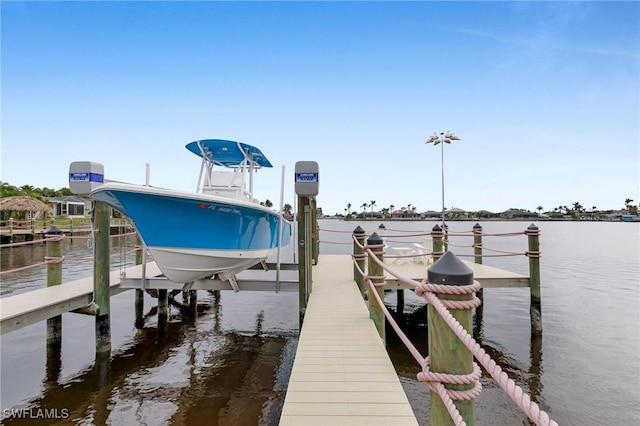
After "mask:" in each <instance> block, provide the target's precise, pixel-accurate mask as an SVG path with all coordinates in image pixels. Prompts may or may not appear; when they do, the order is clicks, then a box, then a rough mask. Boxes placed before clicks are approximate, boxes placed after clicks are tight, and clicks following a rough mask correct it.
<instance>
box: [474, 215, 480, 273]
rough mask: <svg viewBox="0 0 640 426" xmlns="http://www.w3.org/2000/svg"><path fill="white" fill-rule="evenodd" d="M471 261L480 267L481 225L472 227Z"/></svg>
mask: <svg viewBox="0 0 640 426" xmlns="http://www.w3.org/2000/svg"><path fill="white" fill-rule="evenodd" d="M473 261H474V262H475V263H477V264H479V265H482V225H480V224H479V223H476V224H475V225H473Z"/></svg>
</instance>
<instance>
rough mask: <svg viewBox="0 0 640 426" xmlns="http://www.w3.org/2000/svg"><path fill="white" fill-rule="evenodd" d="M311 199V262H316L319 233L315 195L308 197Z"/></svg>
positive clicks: (318, 250)
mask: <svg viewBox="0 0 640 426" xmlns="http://www.w3.org/2000/svg"><path fill="white" fill-rule="evenodd" d="M310 201H311V241H312V245H311V248H312V257H313V264H314V265H317V264H318V257H319V254H320V233H319V226H318V215H317V213H318V206H317V201H316V197H310Z"/></svg>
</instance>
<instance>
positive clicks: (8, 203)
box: [0, 196, 51, 212]
mask: <svg viewBox="0 0 640 426" xmlns="http://www.w3.org/2000/svg"><path fill="white" fill-rule="evenodd" d="M0 210H2V211H10V212H48V211H50V210H51V207H49V205H47V204H45V203H43V202H42V201H40V200H38V199H36V198H33V197H27V196H14V197H4V198H0Z"/></svg>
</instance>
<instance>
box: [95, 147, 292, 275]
mask: <svg viewBox="0 0 640 426" xmlns="http://www.w3.org/2000/svg"><path fill="white" fill-rule="evenodd" d="M186 148H187V149H188V150H189V151H191V152H193V153H194V154H196V155H198V156H200V157H202V166H201V169H200V177H199V179H198V187H197V191H196V192H195V193H189V192H182V191H176V190H170V189H162V188H156V187H153V186H147V185H134V184H127V183H117V182H107V183H105V184H103V185H100V186H99V187H98V188H96V189H94V190H93V191H92V192H91V194H90V195H91V198H92V199H94V200H97V201H102V202H105V203H106V204H108V205H109V206H111V207H113V208H114V209H116V210H118V211H119V212H120V213H122V214H123V215H124V216H125V217H127V218H129V219H130V220H131V221H132V223H133V225H134V227H135V229H136V230H137V232H138V234H139V235H140V237H141V238H142V240H143V242H144V244H145V246H146V247H147V248H148V250H149V251H150V253H151V254H152V255H153V258H154V260H155V261H156V263H157V265H158V267H159V268H160V270H161V271H162V273H163V274H164V275H165V276H166V277H167V278H168V279H169V280H171V281H174V282H177V283H189V282H192V281H195V280H197V279H201V278H207V277H211V276H213V275H216V274H223V275H224V276H227V277H229V276H233V275H234V274H236V273H238V272H241V271H243V270H245V269H248V268H250V267H251V266H253V265H255V264H257V263H260V262H262V261H264V260H265V259H267V258H268V257H269V256H271V255H272V254H274V253H275V252H276V251H277V250H278V248H279V247H282V246H285V245H287V244H288V243H289V241H290V236H291V224H290V223H289V222H288V221H286V220H284V219H283V217H282V213H278V212H276V211H275V210H272V209H270V208H267V207H265V206H263V205H261V204H260V202H259V201H258V200H256V199H254V198H253V178H254V174H255V171H256V170H258V169H260V168H263V167H272V165H271V163H270V162H269V160H268V159H267V158H266V157H265V156H264V154H263V153H262V152H261V151H260V150H259V149H258V148H256V147H254V146H251V145H247V144H244V143H240V142H234V141H229V140H221V139H207V140H199V141H195V142H191V143H189V144H187V145H186Z"/></svg>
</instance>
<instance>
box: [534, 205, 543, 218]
mask: <svg viewBox="0 0 640 426" xmlns="http://www.w3.org/2000/svg"><path fill="white" fill-rule="evenodd" d="M536 210H538V216H540V213H542V210H544V207H542V206H538V207H536Z"/></svg>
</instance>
